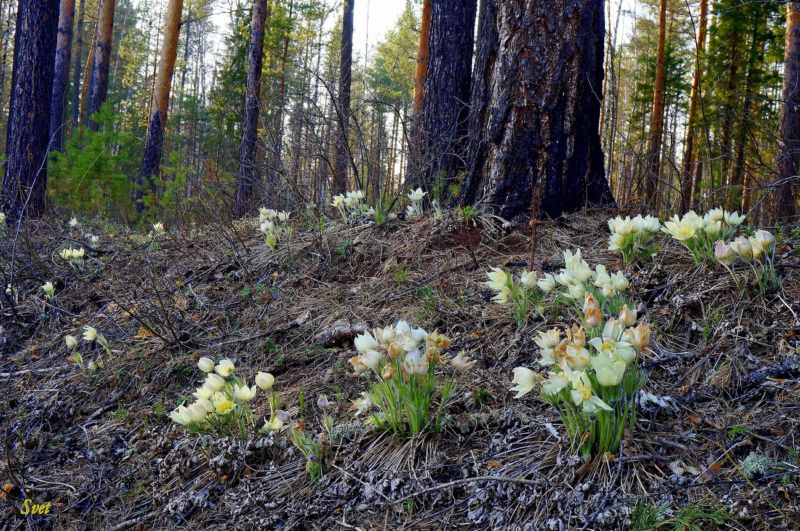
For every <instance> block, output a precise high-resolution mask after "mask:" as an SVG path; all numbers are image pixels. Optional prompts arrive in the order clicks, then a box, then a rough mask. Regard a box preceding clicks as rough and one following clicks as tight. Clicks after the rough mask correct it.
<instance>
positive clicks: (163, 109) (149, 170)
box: [136, 0, 183, 212]
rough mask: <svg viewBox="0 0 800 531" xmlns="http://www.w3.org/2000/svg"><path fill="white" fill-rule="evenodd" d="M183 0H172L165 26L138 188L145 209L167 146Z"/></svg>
mask: <svg viewBox="0 0 800 531" xmlns="http://www.w3.org/2000/svg"><path fill="white" fill-rule="evenodd" d="M182 12H183V0H169V4H168V6H167V20H166V24H165V27H164V47H163V48H162V49H161V61H160V62H159V65H158V76H157V77H156V84H155V88H154V93H153V105H152V109H151V111H150V125H149V126H148V128H147V140H146V142H145V145H144V156H143V157H142V167H141V170H140V171H139V182H138V183H137V184H138V187H137V191H136V209H137V210H138V211H139V212H141V211H142V210H143V209H144V203H143V202H142V194H143V193H144V191H145V189H147V188H149V189H152V187H153V176H154V175H156V174H157V173H158V169H159V166H161V157H162V154H163V153H162V151H163V148H164V126H165V125H166V123H167V109H168V107H169V92H170V88H171V87H172V74H173V73H174V72H175V59H176V58H177V57H178V37H179V35H180V29H181V13H182Z"/></svg>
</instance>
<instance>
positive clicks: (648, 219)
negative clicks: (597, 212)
mask: <svg viewBox="0 0 800 531" xmlns="http://www.w3.org/2000/svg"><path fill="white" fill-rule="evenodd" d="M608 228H609V230H611V237H610V238H609V240H608V250H609V251H619V252H621V253H622V259H623V261H624V262H625V263H626V264H629V263H631V262H633V261H634V260H636V259H637V258H640V257H647V258H649V257H651V256H653V255H654V254H655V253H656V251H657V250H658V249H657V248H655V247H653V246H651V245H650V241H651V240H652V238H653V235H654V234H656V233H657V232H658V231H660V230H661V222H659V221H658V218H655V217H653V216H645V217H642V216H641V215H638V216H636V217H634V218H631V217H630V216H626V217H625V218H623V217H621V216H617V217H615V218H613V219H609V220H608Z"/></svg>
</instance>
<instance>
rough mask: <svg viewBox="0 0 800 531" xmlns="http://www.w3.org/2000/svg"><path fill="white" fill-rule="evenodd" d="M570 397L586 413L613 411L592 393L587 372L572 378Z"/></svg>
mask: <svg viewBox="0 0 800 531" xmlns="http://www.w3.org/2000/svg"><path fill="white" fill-rule="evenodd" d="M571 384H572V390H571V391H570V396H571V397H572V402H573V403H574V404H575V405H576V406H581V407H582V408H583V411H584V412H586V413H594V412H595V411H597V409H604V410H606V411H611V406H609V405H608V404H606V403H605V402H603V401H602V400H601V399H600V398H599V397H597V396H595V395H594V394H593V393H592V381H591V380H590V379H589V375H588V374H586V373H585V372H579V373H576V374H575V375H574V376H573V378H572V382H571Z"/></svg>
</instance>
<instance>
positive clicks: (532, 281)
mask: <svg viewBox="0 0 800 531" xmlns="http://www.w3.org/2000/svg"><path fill="white" fill-rule="evenodd" d="M519 281H520V283H521V284H522V285H523V286H525V287H526V288H528V289H530V288H532V287H534V286H535V285H536V273H535V272H531V271H523V272H522V274H521V275H520V277H519Z"/></svg>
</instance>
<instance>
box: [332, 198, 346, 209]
mask: <svg viewBox="0 0 800 531" xmlns="http://www.w3.org/2000/svg"><path fill="white" fill-rule="evenodd" d="M331 206H333V207H334V208H341V207H343V206H344V196H343V195H335V196H333V201H332V202H331Z"/></svg>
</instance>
